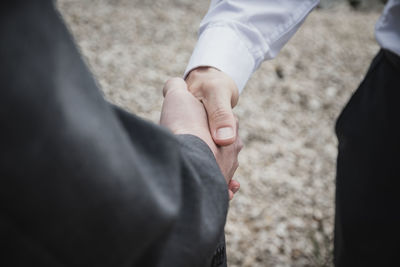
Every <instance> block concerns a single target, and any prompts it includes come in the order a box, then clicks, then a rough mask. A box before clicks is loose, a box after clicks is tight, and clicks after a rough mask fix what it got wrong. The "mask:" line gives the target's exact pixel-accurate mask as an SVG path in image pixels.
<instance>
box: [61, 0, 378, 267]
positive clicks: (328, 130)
mask: <svg viewBox="0 0 400 267" xmlns="http://www.w3.org/2000/svg"><path fill="white" fill-rule="evenodd" d="M58 4H59V7H60V10H61V12H62V14H63V15H64V18H65V19H66V21H67V22H68V25H69V27H70V29H71V31H72V32H73V33H74V36H75V39H76V40H77V43H78V44H79V47H80V48H81V50H82V53H83V54H84V56H85V58H86V60H87V62H88V64H89V66H90V68H91V69H92V70H93V72H94V73H95V76H96V77H97V79H98V81H99V83H100V85H101V87H102V88H103V90H104V93H105V96H106V98H107V99H109V100H110V101H112V102H114V103H116V104H118V105H121V106H123V107H125V108H126V109H128V110H130V111H132V112H134V113H136V114H138V115H140V116H142V117H145V118H147V119H149V120H151V121H154V122H157V121H158V118H159V115H160V109H161V104H162V94H161V89H162V87H163V84H164V82H165V81H166V80H167V79H168V78H169V77H172V76H181V75H182V73H183V71H184V68H185V66H186V64H187V62H188V60H189V57H190V54H191V51H192V49H193V46H194V44H195V42H196V31H197V27H198V25H199V23H200V20H201V17H202V16H203V15H204V14H205V12H206V10H207V7H208V1H189V0H159V1H144V0H131V1H128V0H126V1H124V0H120V1H117V0H114V1H111V0H109V1H106V0H93V1H89V0H86V1H78V0H61V1H59V2H58ZM378 16H379V11H364V12H355V11H351V10H349V9H348V8H347V7H346V6H344V5H340V6H337V7H335V8H330V9H324V10H317V11H315V12H313V14H312V15H311V16H310V17H309V18H308V20H307V21H306V23H305V24H304V26H303V27H302V29H301V30H300V31H299V32H298V33H297V34H296V36H295V37H294V38H293V39H292V40H291V41H290V43H289V44H288V45H287V46H286V47H285V48H284V49H283V50H282V52H281V54H280V55H279V56H278V57H277V58H276V59H275V60H273V61H270V62H268V63H265V64H264V65H263V66H262V67H261V68H260V69H259V70H258V71H257V72H256V73H255V75H254V76H253V77H252V79H251V80H250V82H249V84H248V86H247V89H246V90H245V91H244V93H243V94H242V96H241V99H240V101H239V104H238V106H237V108H236V109H235V110H236V113H237V115H238V116H239V118H240V122H241V126H240V127H241V129H240V134H241V136H242V138H243V140H244V143H245V148H244V149H243V151H242V153H241V155H240V162H241V166H240V168H239V170H238V172H237V174H236V179H238V180H239V181H240V182H241V185H242V187H241V190H240V193H239V194H237V196H236V197H235V199H234V200H233V201H232V202H231V208H230V212H229V217H228V222H227V226H226V233H227V244H228V259H229V263H230V266H331V252H332V231H333V216H334V205H333V203H334V190H335V183H334V177H335V162H336V153H337V149H336V146H337V140H336V137H335V136H334V124H335V119H336V117H337V116H338V115H339V112H340V110H341V108H342V107H343V106H344V104H345V103H346V102H347V100H348V99H349V97H350V95H351V94H352V92H353V91H354V90H355V89H356V87H357V85H358V84H359V82H360V81H361V79H362V77H363V75H364V74H365V72H366V70H367V68H368V65H369V63H370V61H371V59H372V58H373V56H374V54H375V53H376V52H377V51H378V46H377V44H376V42H375V40H374V36H373V27H374V23H375V21H376V20H377V18H378Z"/></svg>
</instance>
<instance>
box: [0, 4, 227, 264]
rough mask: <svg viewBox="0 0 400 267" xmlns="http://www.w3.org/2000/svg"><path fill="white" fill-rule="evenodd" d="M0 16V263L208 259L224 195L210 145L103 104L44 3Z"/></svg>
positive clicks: (6, 9)
mask: <svg viewBox="0 0 400 267" xmlns="http://www.w3.org/2000/svg"><path fill="white" fill-rule="evenodd" d="M8 3H10V4H8ZM0 13H1V16H0V34H1V36H2V41H1V42H0V81H1V86H2V88H1V90H0V124H1V133H0V148H1V150H0V226H1V227H0V246H1V249H2V252H3V256H2V257H1V258H0V263H1V264H0V265H3V263H4V264H6V263H10V262H13V263H14V264H13V265H14V266H31V265H32V264H33V265H36V266H204V265H206V264H208V263H210V262H211V256H212V255H213V253H214V250H215V249H216V247H217V245H218V242H219V237H220V236H221V234H222V232H223V226H224V223H225V218H226V212H227V203H228V196H227V189H226V183H225V181H224V179H223V177H222V174H221V173H220V171H219V169H218V166H217V164H216V162H215V159H214V158H213V156H212V154H211V152H210V151H209V150H208V147H207V146H206V145H205V144H204V143H203V142H202V141H201V140H199V139H197V138H195V137H193V136H181V137H178V138H176V137H174V136H172V135H171V134H169V133H168V132H167V131H165V130H163V129H161V128H160V127H158V126H155V125H152V124H150V123H147V122H144V121H142V120H140V119H138V118H137V117H135V116H133V115H130V114H128V113H126V112H124V111H122V110H119V109H118V108H114V107H112V106H111V105H109V104H108V103H106V102H105V101H104V99H103V97H102V96H101V94H100V93H99V90H98V88H97V86H96V83H95V81H94V80H93V78H92V77H91V74H90V72H89V71H88V70H87V68H86V66H85V65H84V63H83V62H82V60H81V58H80V55H79V53H78V52H77V50H76V48H75V46H74V44H73V41H72V38H71V36H70V35H69V33H68V31H67V30H66V28H65V26H64V25H63V23H62V21H61V20H60V18H59V15H58V14H57V13H56V12H55V10H54V7H53V4H52V1H6V4H3V8H2V9H1V11H0ZM6 265H7V264H6Z"/></svg>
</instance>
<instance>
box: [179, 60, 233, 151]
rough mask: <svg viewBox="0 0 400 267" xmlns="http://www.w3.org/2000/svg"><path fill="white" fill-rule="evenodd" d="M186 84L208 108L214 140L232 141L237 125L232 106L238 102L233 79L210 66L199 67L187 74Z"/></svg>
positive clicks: (224, 143) (224, 144)
mask: <svg viewBox="0 0 400 267" xmlns="http://www.w3.org/2000/svg"><path fill="white" fill-rule="evenodd" d="M186 83H187V85H188V89H189V91H190V92H191V93H192V94H193V95H194V96H195V97H196V98H197V99H198V100H200V101H201V102H202V103H203V105H204V107H205V109H206V111H207V116H208V124H209V127H210V132H211V136H212V138H213V140H214V142H215V143H216V144H217V145H220V146H226V145H230V144H233V143H234V142H235V140H236V133H237V127H236V119H235V116H234V115H233V111H232V108H233V107H234V106H236V104H237V102H238V98H239V93H238V89H237V86H236V84H235V82H234V81H233V80H232V78H230V77H229V76H228V75H227V74H225V73H224V72H222V71H219V70H217V69H215V68H213V67H198V68H196V69H194V70H192V71H191V72H190V73H189V74H188V76H187V77H186Z"/></svg>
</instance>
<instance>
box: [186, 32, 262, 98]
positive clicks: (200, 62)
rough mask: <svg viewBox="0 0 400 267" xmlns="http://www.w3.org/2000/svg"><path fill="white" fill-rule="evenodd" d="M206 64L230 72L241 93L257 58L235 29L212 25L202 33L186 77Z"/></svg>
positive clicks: (187, 68)
mask: <svg viewBox="0 0 400 267" xmlns="http://www.w3.org/2000/svg"><path fill="white" fill-rule="evenodd" d="M205 66H209V67H214V68H216V69H218V70H220V71H223V72H225V73H226V74H228V75H229V76H230V77H231V78H232V79H233V80H234V81H235V83H236V86H237V87H238V89H239V93H241V92H242V91H243V88H244V87H245V85H246V83H247V81H248V80H249V78H250V76H251V74H252V73H253V71H254V69H255V60H254V58H253V56H252V55H251V54H250V52H249V50H248V49H247V47H246V46H245V44H244V43H243V42H242V41H241V40H240V38H239V36H237V34H236V33H235V32H234V30H232V29H230V28H228V27H223V26H211V27H208V28H206V29H205V30H204V31H203V32H202V33H201V35H200V37H199V40H198V41H197V44H196V47H195V49H194V51H193V54H192V57H191V58H190V61H189V64H188V66H187V67H186V71H185V74H184V78H186V76H187V75H188V74H189V72H190V71H191V70H193V69H195V68H197V67H205Z"/></svg>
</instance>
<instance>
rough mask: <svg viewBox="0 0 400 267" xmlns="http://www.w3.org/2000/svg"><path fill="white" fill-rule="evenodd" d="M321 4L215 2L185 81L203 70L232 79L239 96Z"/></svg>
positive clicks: (304, 0)
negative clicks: (251, 77) (212, 70)
mask: <svg viewBox="0 0 400 267" xmlns="http://www.w3.org/2000/svg"><path fill="white" fill-rule="evenodd" d="M318 2H319V0H212V1H211V5H210V8H209V10H208V12H207V14H206V16H205V17H204V18H203V20H202V22H201V24H200V30H199V39H198V41H197V44H196V46H195V49H194V51H193V54H192V57H191V58H190V61H189V64H188V66H187V68H186V71H185V74H184V77H186V76H187V74H188V73H189V72H190V71H191V70H192V69H194V68H197V67H200V66H212V67H215V68H217V69H219V70H221V71H223V72H225V73H227V74H228V75H229V76H231V77H232V78H233V80H234V81H235V83H236V85H237V87H238V89H239V92H241V91H242V90H243V88H244V86H245V85H246V83H247V81H248V79H249V78H250V76H251V75H252V73H253V72H254V71H255V70H256V69H257V68H258V67H259V66H260V64H261V63H262V62H263V61H264V60H267V59H272V58H274V57H275V56H276V55H277V54H278V52H279V51H280V50H281V48H282V47H283V46H284V45H285V44H286V42H287V41H289V39H290V38H291V37H292V36H293V35H294V33H295V32H296V31H297V29H298V28H299V27H300V25H301V24H302V22H303V21H304V19H305V18H306V17H307V15H308V14H309V13H310V12H311V10H312V9H313V8H314V7H315V6H316V5H317V4H318Z"/></svg>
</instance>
